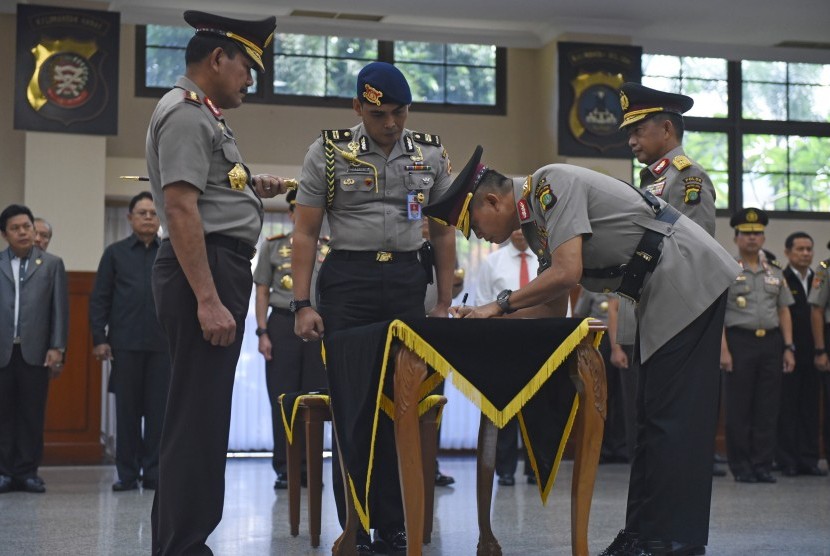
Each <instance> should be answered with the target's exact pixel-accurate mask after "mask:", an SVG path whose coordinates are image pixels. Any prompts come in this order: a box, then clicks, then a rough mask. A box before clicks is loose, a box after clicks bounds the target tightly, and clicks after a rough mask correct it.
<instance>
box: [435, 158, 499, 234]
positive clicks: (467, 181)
mask: <svg viewBox="0 0 830 556" xmlns="http://www.w3.org/2000/svg"><path fill="white" fill-rule="evenodd" d="M483 152H484V149H483V148H481V145H479V146H477V147H476V150H475V152H474V153H473V156H472V157H470V160H469V161H468V162H467V164H466V166H464V168H463V169H462V170H461V171H460V172H459V173H458V175H457V176H456V177H455V180H453V182H452V184H451V185H450V187H449V189H447V192H446V193H444V195H443V196H442V197H441V198H440V199H438V200H437V201H435V202H434V203H430V204H429V205H427V206H425V207H424V208H423V212H424V215H425V216H428V217H429V218H432V219H433V220H435V221H436V222H439V223H441V224H443V225H445V226H455V227H456V228H457V229H458V230H460V231H461V233H462V234H464V237H466V238H467V239H470V201H472V200H473V194H474V193H475V191H476V189H477V188H478V186H479V184H480V183H481V178H482V177H483V176H484V173H485V172H486V171H487V166H485V165H484V164H481V155H482V153H483Z"/></svg>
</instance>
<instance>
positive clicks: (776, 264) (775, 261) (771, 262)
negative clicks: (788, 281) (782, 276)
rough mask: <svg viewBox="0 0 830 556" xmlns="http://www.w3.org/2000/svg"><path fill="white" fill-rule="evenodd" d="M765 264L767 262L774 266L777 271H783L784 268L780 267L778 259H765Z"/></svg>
mask: <svg viewBox="0 0 830 556" xmlns="http://www.w3.org/2000/svg"><path fill="white" fill-rule="evenodd" d="M767 262H768V263H769V264H771V265H772V266H774V267H775V268H777V269H779V270H783V269H784V267H783V266H781V263H780V262H778V259H772V260H771V261H770V260H769V259H767Z"/></svg>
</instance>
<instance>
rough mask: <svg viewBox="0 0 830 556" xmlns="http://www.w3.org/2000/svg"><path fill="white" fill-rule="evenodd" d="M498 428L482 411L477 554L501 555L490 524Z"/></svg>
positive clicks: (478, 473) (478, 470) (479, 451)
mask: <svg viewBox="0 0 830 556" xmlns="http://www.w3.org/2000/svg"><path fill="white" fill-rule="evenodd" d="M498 433H499V429H498V428H497V427H496V425H494V424H493V422H492V421H490V419H488V418H487V417H486V416H485V415H484V414H483V413H482V414H481V422H480V424H479V426H478V449H477V454H476V456H477V457H476V500H477V502H478V550H477V552H476V554H477V555H478V556H501V546H500V545H499V541H497V540H496V536H495V535H494V534H493V529H492V528H491V526H490V508H491V506H492V502H493V472H494V470H495V468H496V442H497V438H498Z"/></svg>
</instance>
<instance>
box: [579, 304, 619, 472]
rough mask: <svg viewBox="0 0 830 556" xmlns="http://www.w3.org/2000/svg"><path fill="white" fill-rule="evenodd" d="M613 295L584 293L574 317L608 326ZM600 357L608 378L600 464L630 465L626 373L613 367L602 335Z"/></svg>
mask: <svg viewBox="0 0 830 556" xmlns="http://www.w3.org/2000/svg"><path fill="white" fill-rule="evenodd" d="M612 297H613V296H612V295H611V294H606V293H596V292H589V291H588V290H585V289H583V290H582V292H581V293H580V294H579V299H578V300H577V302H576V306H575V307H574V310H573V314H574V316H575V317H582V318H586V317H589V318H592V319H597V320H601V321H602V322H604V323H605V324H606V325H607V324H608V311H609V308H610V307H611V301H612V300H611V298H612ZM599 353H600V355H602V360H603V361H604V362H605V377H606V384H607V385H608V409H607V411H606V413H605V414H606V417H605V430H604V431H603V435H602V448H601V450H600V453H599V461H600V463H627V462H628V457H629V456H628V444H627V442H626V430H625V427H626V419H625V412H624V402H623V382H622V380H623V376H622V375H623V373H624V372H627V371H625V370H623V371H620V369H618V368H617V367H615V366H614V365H612V364H611V345H610V343H609V335H608V334H603V335H602V341H601V342H600V344H599Z"/></svg>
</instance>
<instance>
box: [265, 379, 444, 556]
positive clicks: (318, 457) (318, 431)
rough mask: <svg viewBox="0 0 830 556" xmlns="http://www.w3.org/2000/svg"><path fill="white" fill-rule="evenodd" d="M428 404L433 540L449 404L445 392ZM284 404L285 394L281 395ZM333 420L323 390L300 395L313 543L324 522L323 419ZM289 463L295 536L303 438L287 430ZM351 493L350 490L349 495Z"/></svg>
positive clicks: (425, 431) (427, 485) (427, 504)
mask: <svg viewBox="0 0 830 556" xmlns="http://www.w3.org/2000/svg"><path fill="white" fill-rule="evenodd" d="M422 403H423V404H424V407H428V408H429V409H427V410H426V411H425V412H424V414H423V415H421V416H420V419H419V424H420V433H421V446H422V449H421V464H422V466H423V472H424V541H423V542H424V543H426V544H429V543H430V541H431V540H432V518H433V512H434V501H435V458H436V456H437V452H438V424H439V422H440V416H441V411H442V410H443V407H444V406H445V405H446V404H447V398H445V397H444V396H428V397H427V398H426V399H425V400H424V401H423V402H422ZM280 405H282V398H280ZM325 421H331V408H330V407H329V397H328V396H323V395H319V394H310V395H307V396H300V397H299V398H298V401H297V414H296V416H295V417H294V426H295V427H296V426H298V425H300V424H304V425H305V433H306V470H307V471H306V473H307V475H306V476H307V479H308V523H309V525H308V529H309V535H310V536H311V546H312V547H314V548H317V547H318V546H320V523H321V513H322V498H323V423H324V422H325ZM285 432H286V435H285V444H286V453H287V456H286V460H287V461H286V467H287V472H288V521H289V524H290V527H291V536H292V537H296V536H297V535H299V534H300V474H301V472H302V454H301V451H300V444H299V442H292V441H291V439H292V438H293V435H292V434H290V431H288V430H286V431H285ZM349 495H350V494H348V493H347V496H349Z"/></svg>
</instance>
